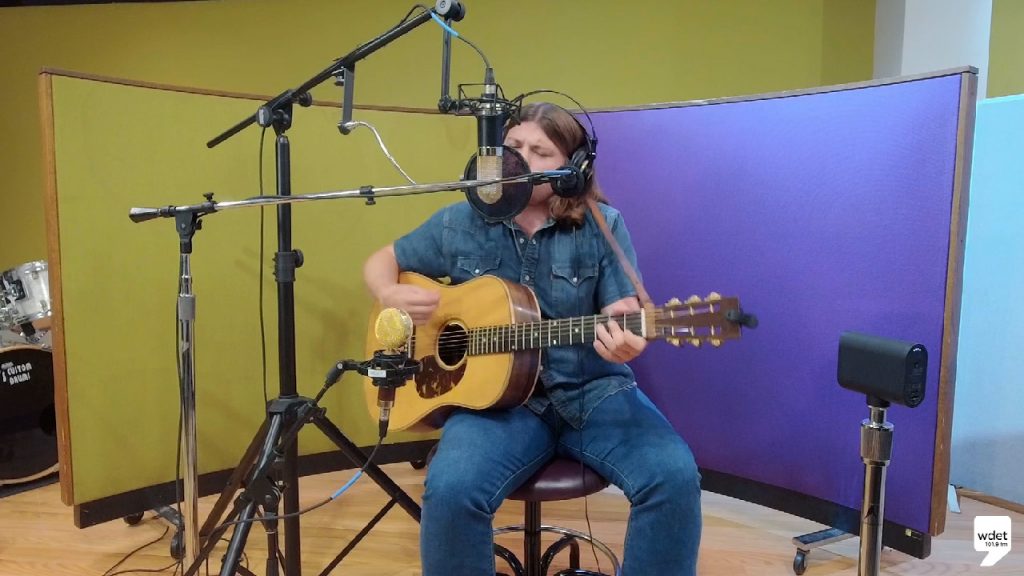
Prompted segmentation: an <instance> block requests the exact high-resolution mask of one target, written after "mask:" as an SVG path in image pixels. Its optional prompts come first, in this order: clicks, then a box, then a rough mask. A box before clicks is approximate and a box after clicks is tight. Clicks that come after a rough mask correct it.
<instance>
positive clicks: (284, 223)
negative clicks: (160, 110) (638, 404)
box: [131, 0, 464, 576]
mask: <svg viewBox="0 0 1024 576" xmlns="http://www.w3.org/2000/svg"><path fill="white" fill-rule="evenodd" d="M434 12H440V13H441V15H442V16H444V17H446V18H449V19H450V18H455V19H461V17H462V14H463V13H464V12H463V11H462V8H461V5H459V4H458V2H451V1H450V0H439V1H438V2H437V5H436V8H435V10H434V11H431V10H424V11H423V12H421V13H419V14H417V15H415V16H413V17H411V18H408V19H406V20H404V21H403V22H401V23H400V24H398V25H397V26H395V27H393V28H391V29H390V30H388V31H387V32H385V33H384V34H381V35H380V36H378V37H376V38H374V39H373V40H370V41H369V42H366V43H365V44H362V45H360V46H358V47H357V48H356V49H355V50H353V51H352V52H351V53H349V54H348V55H346V56H343V57H342V58H339V59H338V60H336V61H334V62H333V63H332V64H331V65H330V66H328V67H327V68H326V69H324V70H323V71H321V72H320V73H318V74H317V75H316V76H314V77H313V78H311V79H309V80H308V81H306V82H305V83H303V84H302V85H300V86H299V87H297V88H295V89H291V90H286V91H284V92H282V93H281V94H280V95H278V96H277V97H275V98H274V99H272V100H270V101H269V102H267V103H265V104H264V105H262V106H260V108H259V109H258V110H257V112H256V113H255V114H253V115H252V116H250V117H248V118H246V119H244V120H242V121H241V122H239V123H237V124H235V125H234V126H232V127H231V128H229V129H228V130H226V131H225V132H223V133H222V134H220V135H219V136H217V137H215V138H214V139H212V140H210V141H209V142H207V147H209V148H213V147H214V146H217V145H218V144H220V143H221V142H224V141H225V140H227V139H228V138H230V137H232V136H234V135H235V134H237V133H238V132H240V131H241V130H243V129H244V128H246V127H248V126H249V125H251V124H253V123H258V124H259V125H260V126H262V127H264V128H267V127H271V126H272V127H273V128H274V132H275V134H276V136H277V137H276V145H275V151H276V169H277V197H278V198H288V197H290V195H291V157H290V142H289V140H288V137H287V135H286V132H287V130H288V129H289V128H290V127H291V124H292V108H293V104H294V103H296V102H297V103H299V105H301V106H309V105H310V104H312V96H311V95H310V94H309V91H310V90H312V89H313V88H314V87H315V86H317V85H319V84H321V83H322V82H324V81H325V80H327V79H329V78H331V77H335V76H339V77H341V78H343V80H344V83H345V93H346V96H347V97H346V100H345V103H344V116H345V118H346V119H350V118H351V109H352V98H351V95H352V89H353V88H352V82H353V80H354V76H353V75H354V72H355V64H356V62H358V61H359V60H362V59H363V58H366V57H367V56H369V55H370V54H372V53H374V52H376V51H377V50H380V49H381V48H383V47H384V46H386V45H388V44H390V43H391V42H392V41H394V40H396V39H397V38H399V37H401V36H403V35H405V34H406V33H408V32H410V31H412V30H413V29H414V28H417V27H418V26H420V25H422V24H424V23H426V22H428V21H429V20H431V19H432V18H434ZM449 15H450V16H449ZM343 132H344V130H343ZM213 205H215V203H214V202H213V200H212V195H209V196H207V202H206V203H203V204H200V205H198V207H197V206H192V207H179V208H174V207H168V208H164V209H157V210H155V211H149V212H148V213H141V214H140V213H137V212H136V211H135V210H134V209H133V211H132V214H131V217H132V220H133V221H135V222H141V221H144V220H148V219H150V218H154V217H157V216H171V215H173V216H174V218H175V221H176V223H177V230H178V233H179V235H180V238H181V240H180V244H181V256H180V268H181V270H180V281H179V288H180V290H179V292H180V293H179V298H178V325H179V330H180V337H179V340H178V353H179V359H180V360H181V369H180V372H179V381H180V387H181V395H182V407H181V410H182V420H183V435H182V446H183V452H184V459H185V467H186V473H185V478H184V481H183V483H184V488H185V490H184V491H185V499H184V500H185V502H184V509H185V511H186V514H187V518H186V519H185V522H184V529H185V559H186V560H187V563H188V566H189V567H188V569H187V571H186V572H185V576H191V575H192V574H195V573H196V571H197V570H198V568H199V566H200V565H201V563H202V562H203V560H204V559H205V558H206V556H208V555H209V553H210V551H211V550H212V548H213V545H214V544H216V542H217V541H218V539H219V533H222V532H223V530H219V531H218V534H214V535H210V537H208V538H207V540H206V542H205V544H204V545H203V546H202V552H199V548H200V545H199V539H200V535H202V534H210V532H211V530H212V527H213V525H215V524H216V521H215V518H214V514H213V513H211V515H210V517H209V518H208V519H207V522H206V523H205V524H204V530H202V531H197V529H196V525H197V521H198V513H197V510H198V495H197V492H196V485H197V484H198V464H197V454H196V452H197V448H196V444H197V443H196V422H195V359H194V357H193V354H192V343H193V336H194V321H195V296H194V294H192V276H191V263H190V255H191V248H192V247H191V239H192V236H193V235H194V233H195V230H196V229H198V227H199V218H200V217H201V216H202V215H205V214H208V213H210V212H213V211H214V210H215V208H213V207H212V206H213ZM143 212H146V211H145V210H144V211H143ZM277 221H278V249H277V253H276V254H275V256H274V263H275V266H274V277H275V280H276V282H277V288H278V289H277V295H278V298H277V302H278V362H279V378H280V379H279V387H280V394H279V396H278V398H277V399H275V400H274V401H272V402H271V403H270V405H269V406H268V407H267V419H266V420H265V421H264V424H263V426H262V427H261V429H260V431H259V432H258V433H257V435H256V437H255V438H254V439H253V441H252V443H251V444H250V446H249V449H248V450H247V451H246V455H245V457H243V460H242V462H241V463H240V464H239V467H238V468H236V470H235V473H233V474H232V481H231V482H229V484H228V486H227V487H226V488H225V490H224V492H223V493H222V494H221V500H225V501H224V502H221V501H218V503H217V505H216V506H215V511H217V509H219V513H222V512H223V508H224V506H225V505H226V498H227V497H228V495H229V490H230V494H233V493H234V492H235V491H237V490H238V488H239V486H240V484H239V483H238V482H239V481H241V479H242V476H243V475H245V474H244V471H246V470H249V469H251V468H252V467H253V464H254V463H257V462H258V464H256V465H255V472H254V474H262V473H263V472H265V471H266V469H267V468H268V466H270V465H271V464H279V466H277V471H276V473H275V478H274V480H273V481H272V482H261V481H260V480H261V479H262V476H253V475H249V476H250V478H249V479H250V480H253V481H255V483H256V486H249V485H247V486H246V489H245V493H243V496H242V497H240V498H239V500H240V501H242V500H243V499H247V500H248V502H247V504H245V505H242V506H236V513H237V515H238V516H239V517H240V518H241V520H242V522H241V523H240V524H238V529H236V530H235V531H234V532H233V534H232V538H231V543H230V545H229V547H228V552H227V553H226V555H225V560H224V564H223V565H222V570H221V574H222V576H226V575H229V574H234V573H236V572H237V571H240V570H242V569H241V568H240V567H239V566H238V561H239V557H240V555H241V552H242V548H243V547H244V545H245V540H246V538H247V536H248V532H249V529H250V528H251V525H252V519H253V515H254V513H255V508H256V500H254V499H253V498H252V495H253V493H257V495H258V496H262V499H261V500H259V501H260V502H262V503H263V506H264V508H265V509H266V510H267V512H268V514H269V515H270V516H272V517H275V518H276V517H277V503H278V496H279V494H280V493H282V492H283V497H284V516H285V519H284V527H285V542H284V548H285V553H284V556H283V558H282V559H281V560H282V564H283V566H284V573H285V575H286V576H300V575H301V559H300V558H301V552H300V538H299V520H298V515H297V514H295V513H296V512H297V511H298V504H299V487H298V443H297V442H296V436H297V433H298V428H301V426H302V425H303V424H304V423H305V422H306V421H307V420H309V419H312V415H311V414H312V413H311V410H312V409H311V408H306V406H308V402H309V400H308V399H304V398H301V397H299V396H298V394H297V387H296V366H295V309H294V308H295V293H294V283H295V270H296V269H297V268H299V267H301V266H302V262H303V257H302V252H301V251H299V250H294V249H293V248H292V226H291V207H290V205H289V203H287V202H280V203H278V211H277ZM319 414H320V419H319V420H317V419H313V421H314V422H315V423H316V424H317V425H318V427H319V428H321V430H323V431H324V433H325V434H326V435H327V436H328V437H329V438H330V439H331V440H332V441H334V443H335V444H337V445H338V447H339V448H340V449H341V451H342V452H343V453H345V454H346V455H347V456H349V458H350V459H352V460H353V461H354V462H356V463H357V464H362V465H363V466H365V467H366V469H367V472H368V473H369V475H370V476H371V477H373V478H374V479H375V480H376V481H377V483H378V484H380V485H381V486H382V487H384V488H385V489H386V490H387V491H388V492H389V493H391V494H392V498H393V500H395V499H397V500H399V502H400V503H401V504H402V505H403V508H405V509H406V510H407V511H408V512H409V513H410V515H412V516H413V517H414V518H415V519H416V520H419V514H420V509H419V506H418V505H417V504H416V503H415V502H414V501H413V500H412V499H411V498H409V496H408V495H407V494H405V493H404V492H402V491H401V489H400V488H399V487H398V486H397V485H395V484H394V483H393V482H392V481H391V480H390V478H387V476H386V475H384V473H383V472H382V471H380V469H379V468H377V467H376V466H372V467H371V466H367V464H369V463H368V462H366V457H365V455H363V454H362V452H361V451H360V450H359V449H358V447H357V446H356V445H355V444H353V443H352V442H351V441H350V440H348V438H346V437H345V436H344V435H343V434H342V433H341V431H340V430H338V428H337V427H336V426H334V425H333V423H331V422H330V421H329V420H327V419H326V417H325V416H323V414H322V411H321V412H320V413H319ZM293 429H294V434H292V430H293ZM282 430H285V431H286V432H285V433H283V435H282ZM278 440H280V448H278V447H277V446H278ZM261 446H262V449H261V448H260V447H261ZM399 493H400V494H399ZM267 524H268V530H267V532H268V561H267V572H268V574H274V575H276V574H277V565H278V557H279V556H280V552H279V550H278V542H277V529H276V528H277V527H276V524H277V522H276V520H271V521H269V522H268V523H267Z"/></svg>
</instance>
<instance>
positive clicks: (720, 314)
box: [651, 292, 757, 347]
mask: <svg viewBox="0 0 1024 576" xmlns="http://www.w3.org/2000/svg"><path fill="white" fill-rule="evenodd" d="M741 326H746V327H748V328H755V327H757V318H756V317H755V316H753V315H751V314H746V313H744V312H743V309H742V308H740V301H739V299H738V298H735V297H723V296H721V295H719V294H717V293H715V292H712V293H711V294H708V295H707V297H705V298H701V297H700V296H696V295H694V296H690V297H689V298H687V299H686V300H685V301H680V300H679V299H678V298H673V299H671V300H669V301H668V302H667V303H666V304H665V305H664V306H661V307H659V308H656V309H655V315H654V330H653V331H652V332H651V333H652V337H654V338H662V339H664V340H665V341H667V342H668V343H669V344H672V345H675V346H683V345H684V344H690V345H692V346H694V347H700V346H701V345H702V344H704V343H705V342H707V343H708V344H711V345H712V346H716V347H717V346H721V345H722V343H723V342H725V341H726V340H735V339H738V338H739V337H740V327H741Z"/></svg>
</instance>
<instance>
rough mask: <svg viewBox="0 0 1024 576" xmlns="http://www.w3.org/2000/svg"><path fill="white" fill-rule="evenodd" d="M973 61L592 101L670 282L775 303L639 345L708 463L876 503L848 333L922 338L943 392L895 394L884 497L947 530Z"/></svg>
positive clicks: (651, 284)
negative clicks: (723, 329) (956, 227)
mask: <svg viewBox="0 0 1024 576" xmlns="http://www.w3.org/2000/svg"><path fill="white" fill-rule="evenodd" d="M966 76H967V75H966V74H951V75H946V76H937V77H930V78H925V79H917V80H908V81H905V82H899V83H890V84H881V85H872V86H867V87H863V86H862V87H856V88H850V89H843V90H837V91H826V92H816V93H809V94H799V95H792V94H790V95H781V96H778V97H766V98H759V99H750V100H743V101H731V102H730V101H726V102H723V103H714V104H708V105H688V106H680V107H668V108H660V109H645V110H622V111H611V112H601V113H597V114H595V115H594V122H595V125H596V130H597V135H598V137H599V138H600V147H599V150H598V158H597V162H596V167H597V173H598V178H599V181H600V183H601V185H602V187H603V189H604V190H605V192H606V193H607V195H608V196H609V198H610V199H611V202H612V204H613V205H615V206H617V207H618V208H619V209H620V210H621V211H622V212H623V213H624V215H625V217H626V223H627V225H628V227H629V229H630V232H631V234H632V236H633V240H634V242H635V245H636V249H637V252H638V254H639V263H640V269H641V272H642V273H643V276H644V280H645V284H646V286H647V288H648V291H649V292H650V293H651V295H652V297H653V298H654V299H655V300H657V301H659V303H660V302H661V301H664V300H667V299H668V298H669V297H671V296H678V297H680V298H681V299H685V297H687V296H689V295H690V294H697V295H700V296H705V295H707V294H708V293H709V292H711V291H717V292H719V293H721V294H724V295H735V296H738V297H739V298H740V301H741V303H742V305H743V307H744V308H745V309H746V310H748V311H750V312H753V313H755V314H757V315H758V317H759V319H760V327H758V328H757V329H756V330H747V331H745V332H744V334H743V337H742V338H741V339H740V340H738V341H733V342H728V343H726V344H725V345H724V346H722V347H721V348H718V349H712V348H704V349H700V350H695V349H693V348H687V349H681V350H680V349H675V348H673V347H672V346H669V345H666V344H664V343H656V344H652V346H651V347H650V348H649V349H648V352H647V353H646V354H645V355H644V356H643V357H642V358H641V359H640V360H639V361H638V362H637V363H636V364H635V368H636V371H637V374H638V380H639V382H640V385H641V387H642V388H644V389H645V390H646V391H647V392H648V393H649V394H650V396H651V397H652V398H653V399H654V401H655V402H656V403H657V404H658V406H659V407H660V408H661V409H662V410H663V411H664V412H665V414H666V415H667V416H668V418H669V419H670V420H671V422H672V423H673V425H674V426H675V427H676V428H677V429H678V430H679V432H680V433H681V434H682V435H683V437H684V438H685V439H686V440H687V442H689V444H690V446H691V447H692V448H693V451H694V453H695V455H696V457H697V461H698V464H699V465H700V466H701V467H702V468H704V469H706V470H710V471H716V472H721V473H725V474H728V475H732V476H735V477H740V478H742V479H749V480H751V481H753V482H752V484H758V485H768V486H773V487H779V488H782V489H785V490H788V491H792V492H796V493H799V494H803V495H808V496H812V497H814V498H816V499H821V500H824V501H827V502H831V503H835V504H839V505H841V506H846V507H848V508H851V509H855V510H859V509H860V507H861V498H862V489H863V486H862V482H863V472H864V467H863V463H862V462H861V459H860V445H859V438H860V436H859V435H860V423H861V420H862V419H864V418H866V417H867V416H868V408H867V406H866V403H865V397H864V396H863V395H859V394H856V393H853V392H850V391H848V390H845V389H842V388H840V387H839V385H838V384H837V382H836V359H837V350H838V342H839V335H840V333H841V332H842V331H846V330H853V331H860V332H866V333H871V334H875V335H878V336H883V337H888V338H897V339H901V340H910V341H915V342H919V343H921V344H924V345H925V347H926V348H927V349H928V351H929V360H928V379H927V388H926V399H925V401H924V403H923V404H922V405H921V406H919V407H917V408H914V409H909V408H905V407H899V406H894V407H893V408H892V409H890V411H889V414H888V420H889V421H890V422H892V423H893V424H894V425H895V434H894V444H895V447H894V452H893V457H892V461H891V464H890V465H889V468H888V484H887V487H888V490H887V501H886V510H885V512H886V519H887V520H891V521H893V522H895V523H898V524H900V525H903V526H907V527H910V528H913V529H915V530H918V531H920V532H922V533H924V534H928V533H929V519H930V510H931V503H932V496H933V495H932V477H933V466H934V462H935V459H936V447H935V442H936V428H937V401H936V400H937V397H938V385H939V372H940V370H939V368H940V357H941V353H942V343H943V338H953V339H955V337H956V335H955V334H944V314H945V301H946V287H947V275H948V274H950V271H949V270H947V266H948V265H947V258H948V252H949V242H950V223H951V219H953V218H955V215H954V214H952V206H953V202H952V199H953V194H954V185H955V182H954V172H955V169H956V159H957V148H956V144H957V129H958V123H959V122H961V121H962V119H961V118H960V111H961V103H960V94H961V83H962V82H966V81H967V80H965V78H966ZM954 273H958V272H957V271H956V270H954ZM733 495H736V496H740V497H743V495H742V494H733Z"/></svg>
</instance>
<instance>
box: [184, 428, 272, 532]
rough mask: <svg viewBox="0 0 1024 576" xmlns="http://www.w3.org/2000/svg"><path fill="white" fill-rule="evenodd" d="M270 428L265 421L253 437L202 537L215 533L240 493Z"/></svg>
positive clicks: (218, 499)
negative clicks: (243, 480) (236, 495)
mask: <svg viewBox="0 0 1024 576" xmlns="http://www.w3.org/2000/svg"><path fill="white" fill-rule="evenodd" d="M269 427H270V421H269V420H268V419H264V420H263V424H262V425H260V429H259V431H257V432H256V436H254V437H253V439H252V442H250V443H249V447H248V448H247V449H246V450H245V454H244V455H243V456H242V459H241V460H239V461H238V466H237V467H236V468H235V470H234V472H232V473H231V477H230V478H228V482H227V484H226V485H225V486H224V490H223V491H222V492H221V493H220V496H219V497H218V498H217V502H215V503H214V505H213V509H212V510H210V515H209V516H207V517H206V522H204V523H203V527H202V528H201V529H200V530H199V535H200V537H204V538H205V537H206V536H208V535H209V534H210V533H212V532H213V529H214V528H216V526H217V524H219V523H220V521H221V516H222V515H223V514H224V511H225V510H227V508H228V503H229V502H231V499H232V497H234V495H235V493H237V492H238V489H239V488H241V487H242V479H244V478H245V477H246V476H247V475H248V474H249V473H250V472H251V471H252V466H253V464H254V463H255V462H256V457H257V456H258V455H259V453H260V448H261V447H262V446H263V442H264V440H265V439H266V437H267V429H268V428H269Z"/></svg>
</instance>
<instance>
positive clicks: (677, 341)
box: [665, 336, 683, 348]
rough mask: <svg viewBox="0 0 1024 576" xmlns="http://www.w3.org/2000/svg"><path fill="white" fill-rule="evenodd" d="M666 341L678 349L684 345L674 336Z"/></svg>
mask: <svg viewBox="0 0 1024 576" xmlns="http://www.w3.org/2000/svg"><path fill="white" fill-rule="evenodd" d="M665 341H666V342H668V343H669V344H671V345H673V346H675V347H676V348H679V347H680V346H682V345H683V343H682V341H680V340H679V338H676V337H675V336H672V337H671V338H665Z"/></svg>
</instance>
